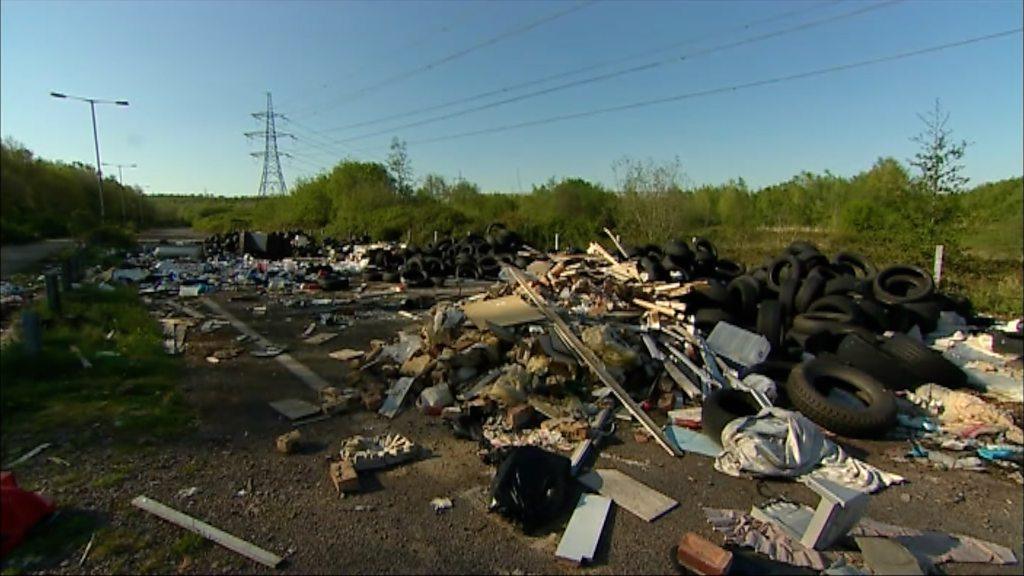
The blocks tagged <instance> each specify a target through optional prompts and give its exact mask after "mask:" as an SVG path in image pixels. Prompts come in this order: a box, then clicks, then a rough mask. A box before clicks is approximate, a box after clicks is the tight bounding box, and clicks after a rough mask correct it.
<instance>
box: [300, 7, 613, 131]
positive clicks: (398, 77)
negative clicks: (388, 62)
mask: <svg viewBox="0 0 1024 576" xmlns="http://www.w3.org/2000/svg"><path fill="white" fill-rule="evenodd" d="M595 2H597V0H584V1H583V2H580V3H578V4H574V5H573V6H570V7H569V8H566V9H563V10H559V11H557V12H554V13H552V14H548V15H547V16H544V17H542V18H539V19H537V20H533V21H531V22H528V23H526V24H524V25H522V26H519V27H516V28H512V29H510V30H506V31H505V32H502V33H501V34H498V35H497V36H492V37H490V38H488V39H486V40H483V41H481V42H477V43H476V44H473V45H471V46H468V47H466V48H462V49H459V50H456V51H455V52H452V53H451V54H448V55H446V56H443V57H441V58H439V59H437V60H433V61H431V62H428V63H427V64H423V65H421V66H419V67H416V68H413V69H412V70H407V71H405V72H400V73H398V74H395V75H393V76H389V77H388V78H385V79H384V80H381V81H379V82H377V83H376V84H371V85H369V86H366V87H364V88H361V89H359V90H356V91H355V92H350V93H348V94H344V95H342V96H339V100H338V101H336V102H334V103H333V104H329V105H326V106H325V107H324V108H322V109H321V110H320V111H318V112H317V113H320V112H325V111H327V110H330V109H332V108H335V107H336V106H338V105H340V104H343V103H344V102H348V101H351V100H353V99H355V98H358V97H359V96H363V95H365V94H368V93H369V92H371V91H373V90H377V89H379V88H382V87H384V86H388V85H390V84H394V83H396V82H400V81H402V80H405V79H407V78H411V77H412V76H415V75H417V74H421V73H423V72H426V71H428V70H432V69H434V68H436V67H438V66H440V65H442V64H446V63H448V62H451V61H453V60H456V59H458V58H462V57H463V56H466V55H467V54H471V53H473V52H476V51H477V50H480V49H482V48H486V47H488V46H491V45H494V44H497V43H498V42H501V41H502V40H505V39H507V38H511V37H513V36H518V35H520V34H524V33H526V32H529V31H530V30H533V29H534V28H536V27H538V26H540V25H542V24H546V23H548V22H551V21H552V20H557V19H558V18H561V17H563V16H567V15H569V14H572V13H573V12H576V11H579V10H582V9H583V8H586V7H588V6H590V5H592V4H594V3H595ZM308 108H309V107H307V108H305V109H303V110H306V109H308Z"/></svg>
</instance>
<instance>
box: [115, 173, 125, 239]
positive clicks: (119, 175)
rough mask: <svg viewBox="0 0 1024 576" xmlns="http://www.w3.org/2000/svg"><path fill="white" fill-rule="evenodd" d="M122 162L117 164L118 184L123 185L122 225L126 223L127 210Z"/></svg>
mask: <svg viewBox="0 0 1024 576" xmlns="http://www.w3.org/2000/svg"><path fill="white" fill-rule="evenodd" d="M121 168H122V166H121V164H118V165H117V184H118V185H119V186H120V187H121V225H122V226H124V224H125V210H124V175H123V174H122V173H121Z"/></svg>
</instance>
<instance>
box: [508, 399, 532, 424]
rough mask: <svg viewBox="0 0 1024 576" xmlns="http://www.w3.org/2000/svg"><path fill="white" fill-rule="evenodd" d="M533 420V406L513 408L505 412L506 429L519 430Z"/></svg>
mask: <svg viewBox="0 0 1024 576" xmlns="http://www.w3.org/2000/svg"><path fill="white" fill-rule="evenodd" d="M531 418H533V406H530V405H529V404H520V405H518V406H513V407H511V408H509V409H508V410H507V411H506V412H505V427H506V428H511V429H513V430H519V429H520V428H523V427H524V426H526V424H527V423H529V421H530V419H531Z"/></svg>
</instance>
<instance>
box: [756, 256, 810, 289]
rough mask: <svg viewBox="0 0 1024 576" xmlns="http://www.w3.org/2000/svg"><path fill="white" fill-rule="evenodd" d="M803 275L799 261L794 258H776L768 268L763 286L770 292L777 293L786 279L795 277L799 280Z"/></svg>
mask: <svg viewBox="0 0 1024 576" xmlns="http://www.w3.org/2000/svg"><path fill="white" fill-rule="evenodd" d="M802 275H803V269H802V268H801V266H800V261H799V260H797V258H796V256H793V255H791V254H790V255H787V256H783V257H782V258H776V259H775V260H774V261H773V262H772V263H771V265H770V266H769V267H768V278H767V279H766V281H765V285H766V286H767V287H768V289H769V290H771V291H772V292H775V293H778V292H780V291H781V290H782V282H783V281H785V279H786V278H790V277H794V276H795V277H797V278H800V277H801V276H802Z"/></svg>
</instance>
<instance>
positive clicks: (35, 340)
mask: <svg viewBox="0 0 1024 576" xmlns="http://www.w3.org/2000/svg"><path fill="white" fill-rule="evenodd" d="M21 334H22V341H23V342H24V343H25V351H26V352H28V354H29V356H35V355H36V354H39V351H40V350H41V349H42V348H43V330H42V328H41V327H40V325H39V314H38V313H37V312H36V311H35V310H22V312H21Z"/></svg>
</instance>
